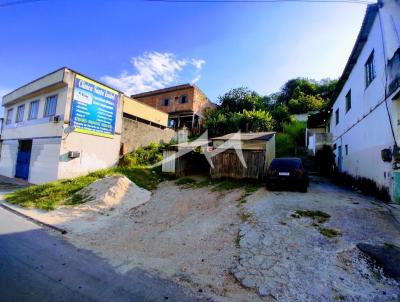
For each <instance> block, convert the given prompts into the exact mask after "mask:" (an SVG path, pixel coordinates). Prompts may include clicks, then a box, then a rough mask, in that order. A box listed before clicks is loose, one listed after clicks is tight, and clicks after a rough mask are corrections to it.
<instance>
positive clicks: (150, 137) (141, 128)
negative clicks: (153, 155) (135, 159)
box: [121, 117, 176, 153]
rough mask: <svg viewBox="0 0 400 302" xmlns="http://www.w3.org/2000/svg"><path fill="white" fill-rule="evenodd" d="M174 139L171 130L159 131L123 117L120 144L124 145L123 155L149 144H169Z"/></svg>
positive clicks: (158, 128) (155, 127)
mask: <svg viewBox="0 0 400 302" xmlns="http://www.w3.org/2000/svg"><path fill="white" fill-rule="evenodd" d="M175 137H176V132H175V131H174V130H172V129H169V128H164V129H161V128H160V127H158V126H152V125H149V124H146V123H143V122H141V121H136V120H132V119H129V118H125V117H124V118H123V119H122V135H121V143H122V144H123V145H124V153H129V152H132V151H134V150H136V149H137V148H138V147H144V146H148V145H149V144H150V143H169V142H170V141H171V140H172V139H173V138H175Z"/></svg>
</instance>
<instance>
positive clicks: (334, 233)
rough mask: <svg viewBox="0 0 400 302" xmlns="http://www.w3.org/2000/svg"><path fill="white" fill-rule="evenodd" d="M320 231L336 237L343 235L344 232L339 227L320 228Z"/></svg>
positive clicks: (329, 236) (327, 235) (325, 234)
mask: <svg viewBox="0 0 400 302" xmlns="http://www.w3.org/2000/svg"><path fill="white" fill-rule="evenodd" d="M319 232H320V233H321V234H322V235H324V236H326V237H328V238H334V237H337V236H341V235H342V233H341V232H340V231H339V230H337V229H328V228H319Z"/></svg>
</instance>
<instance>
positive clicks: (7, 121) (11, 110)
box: [6, 108, 14, 125]
mask: <svg viewBox="0 0 400 302" xmlns="http://www.w3.org/2000/svg"><path fill="white" fill-rule="evenodd" d="M13 112H14V108H11V109H8V110H7V117H6V125H8V124H11V121H12V116H13Z"/></svg>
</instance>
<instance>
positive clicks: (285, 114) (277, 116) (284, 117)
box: [271, 105, 292, 131]
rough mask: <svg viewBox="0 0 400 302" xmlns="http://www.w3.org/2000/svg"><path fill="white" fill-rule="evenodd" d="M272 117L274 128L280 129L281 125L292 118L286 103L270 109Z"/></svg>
mask: <svg viewBox="0 0 400 302" xmlns="http://www.w3.org/2000/svg"><path fill="white" fill-rule="evenodd" d="M271 115H272V118H273V120H274V122H275V127H274V128H275V130H276V131H282V129H283V125H284V124H287V123H290V122H291V121H292V118H291V116H290V112H289V109H288V107H287V106H286V105H276V106H275V107H274V108H273V109H272V111H271Z"/></svg>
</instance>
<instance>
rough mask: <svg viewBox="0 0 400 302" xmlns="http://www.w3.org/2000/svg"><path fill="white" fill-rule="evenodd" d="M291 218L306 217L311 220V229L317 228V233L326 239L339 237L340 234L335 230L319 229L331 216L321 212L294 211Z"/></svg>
mask: <svg viewBox="0 0 400 302" xmlns="http://www.w3.org/2000/svg"><path fill="white" fill-rule="evenodd" d="M291 216H292V217H293V218H301V217H308V218H311V219H312V220H313V223H312V224H311V225H312V226H313V227H316V228H318V230H319V232H320V233H321V234H322V235H324V236H326V237H328V238H333V237H337V236H341V235H342V233H341V232H340V231H339V230H337V229H329V228H324V227H321V224H322V223H325V222H327V221H328V220H329V218H330V217H331V215H329V214H328V213H325V212H322V211H318V210H317V211H313V210H296V211H295V212H294V213H293V214H291Z"/></svg>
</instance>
